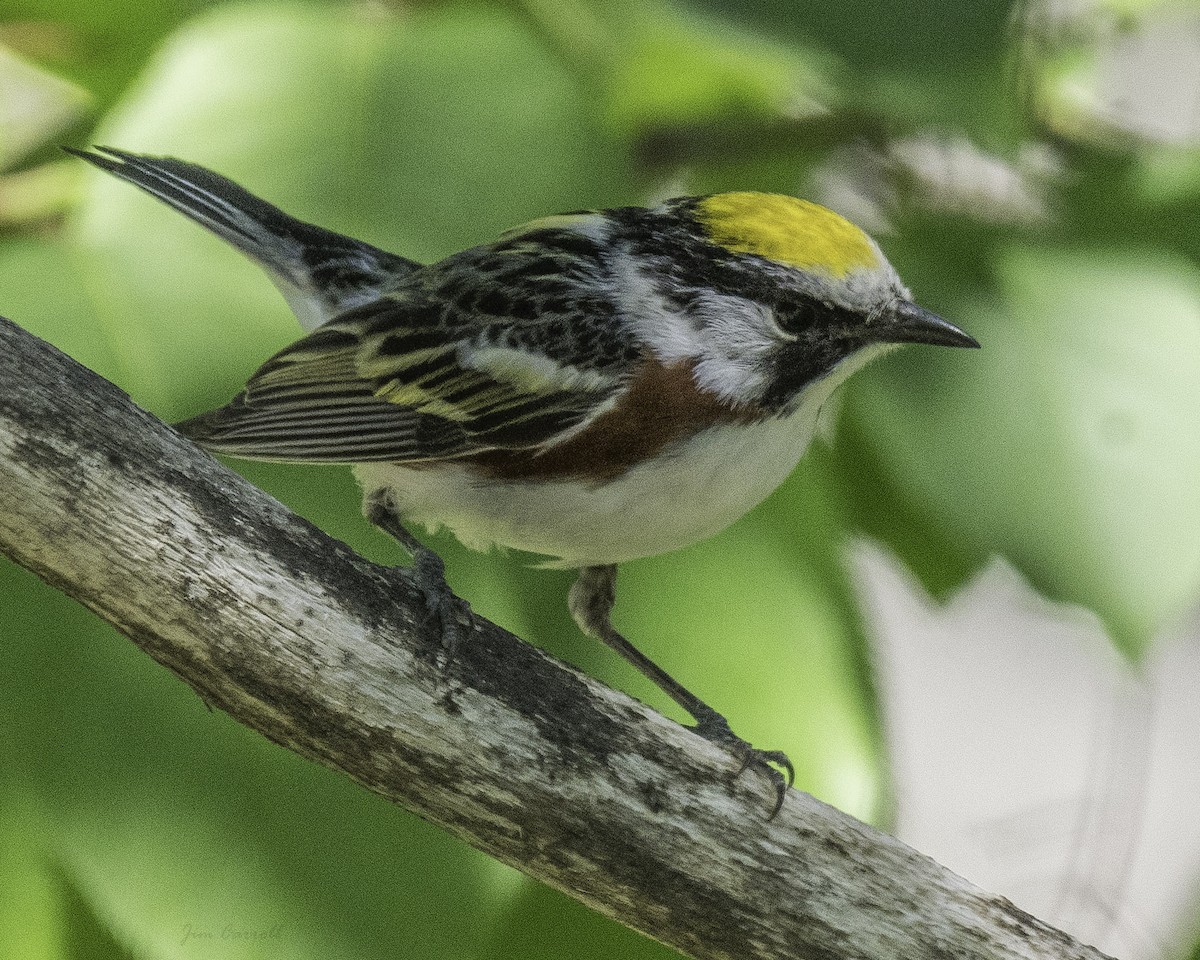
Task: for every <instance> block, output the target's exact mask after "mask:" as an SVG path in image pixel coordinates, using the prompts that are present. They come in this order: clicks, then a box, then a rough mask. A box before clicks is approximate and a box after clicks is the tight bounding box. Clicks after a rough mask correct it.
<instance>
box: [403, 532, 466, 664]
mask: <svg viewBox="0 0 1200 960" xmlns="http://www.w3.org/2000/svg"><path fill="white" fill-rule="evenodd" d="M410 549H412V548H410ZM412 554H413V565H412V567H411V568H410V569H409V570H408V571H407V573H408V575H409V576H410V577H411V578H412V582H413V583H414V584H415V585H416V587H417V589H418V590H420V591H421V595H422V596H423V597H424V598H425V608H426V610H427V611H428V613H427V615H426V618H425V621H424V623H425V624H429V623H430V622H431V621H432V622H433V623H434V624H435V625H436V626H437V628H438V631H439V633H440V635H441V638H442V647H443V648H444V649H445V651H446V653H447V655H448V656H450V657H453V656H454V653H455V651H456V650H457V649H458V644H459V643H460V641H461V640H462V639H463V637H464V636H465V634H466V633H467V631H468V629H469V627H468V624H469V623H470V615H471V606H470V604H469V603H467V601H466V600H464V599H462V597H459V596H457V595H455V593H454V591H453V590H451V589H450V584H448V583H447V582H446V565H445V563H444V562H443V561H442V558H441V557H439V556H438V555H437V554H436V553H434V551H432V550H430V549H429V548H428V547H424V546H422V547H417V548H415V549H412Z"/></svg>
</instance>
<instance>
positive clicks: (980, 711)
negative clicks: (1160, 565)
mask: <svg viewBox="0 0 1200 960" xmlns="http://www.w3.org/2000/svg"><path fill="white" fill-rule="evenodd" d="M853 559H854V567H855V569H856V571H857V577H856V580H857V582H858V587H859V595H860V596H861V598H862V602H863V606H864V608H865V610H866V611H867V614H866V615H867V620H868V622H869V624H870V633H871V636H872V640H873V641H874V647H875V650H876V652H877V657H876V662H877V664H878V670H879V686H880V692H881V699H882V702H883V710H884V715H885V723H884V724H883V728H884V731H885V733H886V736H887V739H888V755H889V758H890V766H891V769H892V771H893V775H894V777H895V780H896V796H897V813H898V816H897V823H896V835H897V836H899V837H900V838H901V839H902V840H904V841H905V842H906V843H910V844H912V845H913V846H914V847H916V848H917V849H918V850H921V851H922V852H923V853H926V854H928V855H930V856H931V857H933V858H934V859H936V860H937V861H938V862H939V863H942V864H944V865H945V866H947V867H948V868H949V869H951V870H953V871H954V872H955V873H958V874H960V875H961V876H963V877H966V878H967V879H968V880H970V881H971V882H972V883H977V884H979V885H980V886H982V887H983V888H984V889H987V890H991V891H994V892H995V893H998V894H1002V895H1003V896H1006V897H1008V898H1010V899H1011V900H1012V901H1013V902H1014V903H1016V904H1017V906H1019V907H1020V908H1021V909H1023V910H1027V911H1029V912H1031V913H1033V914H1034V915H1036V916H1037V917H1039V918H1041V919H1043V920H1045V921H1046V922H1048V923H1051V924H1053V925H1054V926H1056V927H1061V928H1062V929H1064V930H1066V931H1067V932H1069V933H1071V934H1072V935H1074V936H1076V937H1078V938H1079V939H1081V940H1082V941H1084V942H1085V943H1091V944H1095V946H1096V947H1098V948H1099V949H1100V950H1103V951H1104V953H1105V954H1110V955H1112V956H1114V957H1121V958H1122V960H1164V958H1167V957H1176V956H1180V955H1181V954H1182V949H1181V948H1182V946H1183V945H1184V943H1185V942H1186V937H1188V936H1189V935H1190V933H1191V930H1192V929H1194V924H1195V917H1196V902H1197V895H1198V894H1200V886H1198V884H1197V879H1198V878H1200V823H1198V822H1197V820H1196V818H1195V816H1194V799H1195V796H1196V792H1197V790H1198V789H1200V756H1198V755H1197V753H1196V750H1195V730H1196V727H1197V724H1198V723H1200V702H1198V701H1197V699H1196V697H1195V695H1194V689H1195V678H1196V675H1197V673H1198V672H1200V620H1197V619H1196V617H1195V616H1194V615H1193V616H1192V617H1191V618H1190V620H1191V622H1190V623H1189V624H1187V625H1186V626H1185V627H1184V629H1183V630H1182V631H1180V632H1179V633H1177V634H1173V635H1170V636H1165V637H1162V638H1161V641H1162V642H1161V643H1159V644H1156V646H1155V647H1154V650H1153V651H1152V652H1151V653H1150V654H1149V656H1148V657H1147V658H1146V661H1145V662H1144V663H1143V664H1141V665H1139V666H1136V667H1135V666H1133V665H1131V664H1130V663H1129V662H1128V661H1127V660H1125V659H1124V658H1122V657H1121V656H1120V654H1119V653H1118V652H1117V651H1116V650H1115V649H1114V648H1113V647H1112V645H1111V643H1110V642H1109V640H1108V638H1107V636H1106V635H1105V632H1104V629H1103V626H1102V625H1101V624H1100V623H1099V621H1098V620H1097V619H1096V618H1095V617H1094V616H1092V615H1090V614H1088V613H1086V612H1085V611H1083V610H1081V609H1079V608H1078V607H1066V606H1062V605H1058V604H1052V603H1050V602H1048V601H1046V600H1045V599H1044V598H1042V597H1040V596H1039V595H1038V594H1037V593H1036V592H1035V591H1034V590H1033V589H1032V588H1031V587H1030V586H1029V585H1028V584H1027V583H1026V582H1024V581H1023V580H1022V578H1021V577H1020V576H1019V575H1018V574H1017V573H1016V572H1015V571H1014V570H1013V569H1012V567H1010V566H1009V565H1008V564H1006V563H1005V562H1004V561H1002V560H993V561H992V562H990V563H989V564H988V565H987V566H986V567H985V569H984V570H982V571H981V572H979V574H978V575H977V576H975V577H973V578H971V580H970V582H969V583H967V584H966V585H964V587H963V588H962V589H961V590H960V591H957V592H955V594H954V596H953V597H952V598H950V600H949V601H948V602H947V603H944V604H941V603H936V602H934V601H933V600H932V599H931V598H930V597H929V596H928V595H926V594H925V593H924V591H922V590H921V588H920V587H919V586H918V585H917V584H916V583H915V582H913V580H912V578H911V577H909V576H908V574H907V571H906V570H904V569H903V567H902V565H900V564H899V563H898V561H897V560H896V558H895V557H894V556H892V555H890V554H889V553H888V552H887V551H886V550H883V549H882V548H879V547H878V546H874V545H863V544H859V545H858V546H857V547H856V549H855V550H854V551H853Z"/></svg>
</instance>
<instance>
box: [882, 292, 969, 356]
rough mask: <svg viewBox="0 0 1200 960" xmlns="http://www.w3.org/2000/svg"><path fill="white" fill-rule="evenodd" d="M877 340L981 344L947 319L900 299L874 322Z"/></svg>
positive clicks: (952, 344) (933, 343) (936, 344)
mask: <svg viewBox="0 0 1200 960" xmlns="http://www.w3.org/2000/svg"><path fill="white" fill-rule="evenodd" d="M871 334H872V339H873V340H875V341H876V342H878V343H928V344H932V345H933V346H936V347H976V348H977V347H978V346H979V341H977V340H976V339H975V338H974V337H972V336H970V335H968V334H966V333H963V332H962V331H961V330H959V329H958V327H956V326H955V325H954V324H952V323H950V321H948V320H943V319H942V318H941V317H939V316H938V315H937V314H936V313H930V312H929V311H928V310H925V309H924V308H922V307H918V306H917V305H916V304H915V303H909V302H908V301H907V300H901V301H899V302H898V303H896V304H895V305H894V306H893V307H891V308H890V309H889V310H888V311H887V312H886V313H884V314H883V316H881V317H880V318H879V321H878V323H877V324H872V326H871Z"/></svg>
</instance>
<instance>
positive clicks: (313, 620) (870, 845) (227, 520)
mask: <svg viewBox="0 0 1200 960" xmlns="http://www.w3.org/2000/svg"><path fill="white" fill-rule="evenodd" d="M0 550H2V551H3V552H4V553H5V554H7V555H8V556H9V557H11V558H12V559H13V560H15V561H16V562H17V563H20V564H22V565H24V566H26V567H28V568H30V569H31V570H33V571H35V572H36V573H37V574H38V575H40V576H41V577H42V578H43V579H45V580H46V581H48V582H49V583H51V584H53V585H54V586H56V587H57V588H59V589H61V590H63V591H64V592H66V593H68V594H69V595H71V596H73V597H75V598H76V599H77V600H79V602H81V603H83V604H84V605H86V606H87V607H89V608H90V609H91V610H93V611H95V612H96V613H97V614H98V615H99V616H101V617H103V618H104V619H105V620H107V621H109V622H110V623H112V624H114V625H115V626H116V627H117V628H118V629H119V630H121V631H122V632H124V633H125V634H126V635H127V636H129V637H130V638H131V639H132V640H133V641H134V642H135V643H136V644H138V646H140V647H141V648H142V649H143V650H145V651H146V652H147V653H149V654H150V655H151V656H152V657H154V658H155V659H156V660H158V661H159V662H160V663H162V664H163V665H164V666H166V667H168V668H169V669H171V670H173V671H174V672H175V673H176V674H178V675H179V676H180V677H181V678H183V680H184V681H186V682H187V683H188V684H190V685H191V686H192V687H194V688H195V689H196V690H197V691H198V692H199V693H200V695H201V696H202V697H203V698H204V699H205V700H206V701H208V702H209V703H210V704H212V705H213V706H215V707H220V708H221V709H222V710H225V711H227V712H228V713H230V714H231V715H232V716H234V717H235V718H237V719H238V720H239V721H241V722H242V723H244V724H246V725H248V726H250V727H252V728H254V729H255V730H258V731H259V732H261V733H262V734H263V735H264V736H266V737H269V738H270V739H271V740H273V741H275V742H276V743H279V744H282V745H283V746H285V747H287V748H288V749H291V750H295V751H296V752H298V753H300V754H302V755H304V756H306V757H310V758H312V759H314V760H317V761H318V762H320V763H323V764H326V765H328V766H330V767H333V768H334V769H337V770H340V771H342V772H343V773H345V774H346V775H347V776H349V777H352V778H353V779H354V780H356V781H358V782H359V783H360V784H362V785H363V786H364V787H366V788H367V789H369V790H373V791H375V792H376V793H379V794H381V795H383V796H385V797H387V798H389V799H391V800H393V801H395V802H396V803H399V804H400V805H402V806H404V807H406V808H408V809H409V810H412V811H414V812H416V813H417V814H419V815H420V816H422V817H425V818H426V819H428V820H431V821H433V822H435V823H437V824H439V825H441V826H442V827H444V828H445V829H447V830H449V831H450V832H452V833H454V834H455V835H456V836H459V837H461V838H463V839H464V840H466V841H467V842H468V843H471V844H472V845H474V846H476V847H478V848H480V849H482V850H485V851H487V852H488V853H490V854H492V855H493V856H495V857H498V858H499V859H501V860H503V861H504V862H505V863H508V864H511V865H513V866H515V867H517V868H518V869H520V870H523V871H524V872H525V873H527V874H529V875H530V876H533V877H536V878H537V879H539V880H542V881H545V882H546V883H549V884H550V885H552V886H554V887H557V888H558V889H560V890H563V891H565V892H566V893H568V894H570V895H571V896H573V897H576V898H578V899H579V900H582V901H583V902H585V903H587V904H589V905H590V906H592V907H594V908H595V909H597V910H599V911H601V912H602V913H605V914H607V915H609V916H611V917H614V918H616V919H617V920H619V921H620V922H622V923H624V924H627V925H629V926H631V927H633V928H635V929H637V930H640V931H642V932H643V933H645V934H647V935H648V936H651V937H654V938H656V939H658V940H661V941H662V942H664V943H667V944H670V945H671V946H674V947H676V948H678V949H679V950H681V951H682V952H684V953H685V954H688V955H690V956H693V957H697V958H781V957H806V958H810V960H857V958H862V960H867V958H870V960H884V958H888V960H893V958H897V960H899V958H902V960H923V958H928V960H948V958H962V960H967V958H993V960H1008V958H1018V957H1019V958H1059V960H1076V958H1078V960H1085V958H1086V960H1098V958H1100V957H1101V954H1099V953H1097V952H1096V951H1095V950H1092V949H1090V948H1088V947H1085V946H1083V945H1081V944H1079V943H1077V942H1076V941H1074V940H1072V939H1071V938H1069V937H1068V936H1067V935H1065V934H1063V933H1061V932H1059V931H1057V930H1055V929H1053V928H1051V927H1049V926H1047V925H1046V924H1044V923H1042V922H1040V921H1039V920H1037V919H1035V918H1033V917H1031V916H1029V915H1027V914H1025V913H1023V912H1022V911H1020V910H1018V909H1017V908H1016V907H1014V906H1013V905H1012V904H1011V903H1009V902H1008V901H1006V900H1004V899H1002V898H999V897H994V896H991V895H989V894H987V893H985V892H983V891H981V890H979V889H976V888H975V887H972V886H971V885H970V884H968V883H966V882H965V881H963V880H961V879H960V878H958V877H956V876H955V875H953V874H952V873H950V872H949V871H947V870H945V869H943V868H942V867H940V866H938V865H937V864H936V863H934V862H933V861H932V860H929V859H928V858H926V857H924V856H922V855H921V854H919V853H917V852H915V851H913V850H911V849H909V848H908V847H906V846H904V845H903V844H901V843H900V842H899V841H897V840H895V839H893V838H892V837H889V836H887V835H886V834H883V833H880V832H879V831H877V830H874V829H872V828H870V827H868V826H866V825H864V824H862V823H860V822H859V821H857V820H854V819H853V818H851V817H848V816H846V815H845V814H842V813H840V812H838V811H837V810H834V809H833V808H831V807H828V806H826V805H825V804H822V803H819V802H818V801H816V800H814V799H812V798H811V797H809V796H807V795H805V794H802V793H799V792H796V791H792V792H790V793H789V795H788V798H787V802H786V803H785V804H784V806H783V809H782V811H781V812H780V814H779V816H778V817H777V818H776V819H775V820H773V821H770V822H767V821H766V820H765V811H767V810H768V809H769V806H770V802H771V792H770V788H769V786H768V784H767V783H766V782H765V781H764V780H763V779H761V778H759V777H756V776H753V775H744V776H742V777H736V776H735V773H736V770H735V768H734V764H733V761H732V760H731V758H730V757H729V756H727V755H726V754H724V753H722V752H721V751H720V750H718V749H716V748H715V747H713V746H712V745H710V744H708V743H707V742H705V741H704V740H701V739H700V738H698V737H696V736H694V735H693V734H691V733H690V732H689V731H687V730H686V729H684V728H683V727H680V726H678V725H677V724H675V723H673V722H671V721H668V720H666V719H664V718H663V717H661V716H659V715H658V714H656V713H654V712H653V711H651V710H649V709H648V708H646V707H644V706H642V705H641V704H639V703H637V702H636V701H634V700H631V699H630V698H629V697H626V696H624V695H622V694H620V693H617V692H615V691H613V690H610V689H608V688H606V687H604V686H602V685H601V684H599V683H597V682H596V681H593V680H590V679H588V678H587V677H585V676H582V675H581V674H579V673H578V672H576V671H574V670H572V669H571V668H569V667H567V666H564V665H563V664H561V663H559V662H557V661H555V660H554V659H552V658H551V657H549V656H547V655H545V654H544V653H541V652H540V651H538V650H536V649H534V648H533V647H531V646H529V645H528V644H525V643H523V642H522V641H521V640H519V639H517V638H516V637H514V636H512V635H511V634H509V633H506V632H505V631H504V630H502V629H500V628H499V627H497V626H495V625H493V624H491V623H489V622H487V621H485V620H482V619H480V618H476V619H474V620H473V622H472V623H471V624H470V627H469V631H468V636H467V637H466V639H465V640H464V641H463V642H462V644H461V645H460V646H459V648H458V650H457V652H456V654H455V655H454V657H453V658H450V659H448V660H447V658H446V657H445V655H444V653H443V650H442V646H441V643H440V638H439V637H438V636H436V635H434V634H433V633H432V632H431V631H432V629H433V628H432V625H431V624H427V623H426V618H425V615H424V607H423V605H422V600H421V596H420V594H419V593H418V591H417V590H416V589H415V588H414V587H413V585H412V584H411V583H410V581H409V579H408V577H407V575H406V574H405V572H404V571H395V570H390V569H385V568H382V567H379V566H376V565H374V564H372V563H370V562H368V561H366V560H364V559H363V558H361V557H359V556H358V555H356V554H355V553H353V552H352V551H351V550H350V549H349V548H347V547H346V546H345V545H344V544H341V543H338V542H337V541H335V540H332V539H331V538H329V537H327V536H326V535H324V534H323V533H321V531H319V530H317V529H316V528H315V527H313V526H312V525H311V524H309V523H307V522H306V521H304V520H302V519H300V518H299V517H297V516H295V515H293V514H291V513H289V512H288V511H287V510H286V509H285V508H284V507H283V506H281V505H280V504H279V503H277V502H276V501H275V500H273V499H271V498H270V497H268V496H267V495H266V494H264V493H262V492H261V491H259V490H257V489H256V488H254V487H253V486H251V485H250V484H248V483H246V482H245V481H244V480H242V479H241V478H239V477H238V476H237V475H236V474H234V473H232V472H231V471H229V470H228V469H226V468H225V467H223V466H222V465H221V464H219V463H218V462H217V461H215V460H214V459H212V458H211V457H210V456H208V455H207V454H205V453H203V452H202V451H200V450H199V449H197V448H196V447H195V446H193V445H192V444H191V443H189V442H188V441H186V440H184V439H183V438H182V437H180V436H178V435H177V434H176V433H175V432H174V431H172V430H171V429H170V428H169V427H167V426H165V425H163V424H162V423H161V422H160V421H158V420H157V419H156V418H154V417H153V416H151V415H150V414H148V413H146V412H145V411H143V410H141V409H139V408H138V407H136V406H135V405H134V404H133V403H131V402H130V400H129V398H128V397H127V396H126V395H125V394H124V393H122V392H121V391H120V390H118V389H117V388H116V387H114V386H113V385H112V384H111V383H108V382H107V381H105V380H103V379H101V378H100V377H98V376H96V375H95V374H93V373H91V372H90V371H88V370H86V369H84V368H83V367H80V366H79V365H78V364H76V363H74V362H73V361H72V360H70V359H69V358H67V357H65V356H64V355H62V354H61V353H59V352H58V351H57V350H55V349H54V348H53V347H50V346H48V345H47V344H45V343H43V342H41V341H40V340H37V339H36V338H35V337H32V336H30V335H29V334H27V333H24V332H23V331H21V330H20V329H19V328H18V327H16V326H14V325H13V324H12V323H10V322H8V321H6V320H3V319H0ZM0 669H2V665H0Z"/></svg>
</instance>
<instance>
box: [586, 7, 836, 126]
mask: <svg viewBox="0 0 1200 960" xmlns="http://www.w3.org/2000/svg"><path fill="white" fill-rule="evenodd" d="M627 28H628V34H627V36H626V49H625V50H624V52H623V55H622V56H619V57H617V58H615V59H614V60H613V62H612V63H611V69H610V72H609V75H608V77H607V86H608V95H609V97H610V102H609V107H608V112H609V117H610V119H611V121H612V122H613V123H614V124H615V126H616V129H617V130H618V131H621V132H624V133H629V132H634V131H638V130H644V129H646V128H650V129H653V128H654V127H657V126H663V125H667V126H680V125H693V124H698V123H706V122H712V121H714V120H721V119H724V118H729V117H736V118H737V119H738V121H739V122H740V123H743V124H744V123H746V122H747V121H753V120H767V119H772V118H777V117H787V118H791V119H794V118H797V117H800V116H806V115H807V116H811V115H814V114H818V113H822V112H824V111H825V110H827V109H828V107H829V101H830V100H831V99H832V97H833V88H832V86H831V84H830V83H829V81H828V80H827V79H826V77H825V74H826V72H827V71H828V70H829V68H830V67H831V63H830V61H829V59H828V58H827V57H821V56H819V55H818V54H816V53H815V52H813V51H801V50H798V49H795V48H791V49H789V48H788V47H785V46H783V45H779V44H773V43H770V42H768V41H766V40H763V39H759V38H755V37H752V36H749V35H743V34H738V33H735V32H733V31H731V30H729V29H728V27H727V26H726V27H725V28H724V29H721V30H717V29H715V28H714V27H713V26H711V25H705V24H703V23H698V22H696V21H695V20H694V19H687V18H684V17H682V16H680V15H679V14H678V13H676V12H674V11H672V10H671V8H668V7H663V8H662V9H661V10H659V9H657V8H654V7H651V8H650V10H649V11H644V12H643V13H642V15H641V16H640V17H639V18H637V20H635V21H634V23H633V24H630V25H628V27H627Z"/></svg>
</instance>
